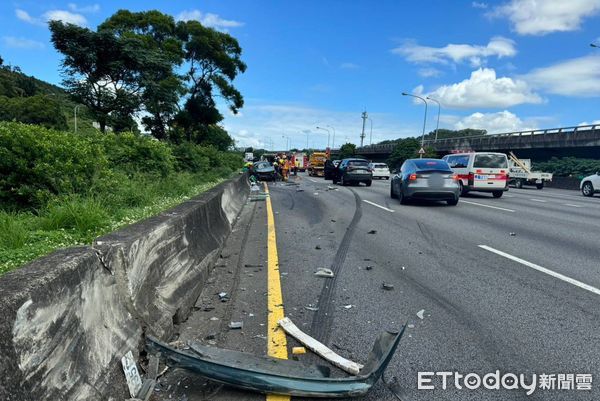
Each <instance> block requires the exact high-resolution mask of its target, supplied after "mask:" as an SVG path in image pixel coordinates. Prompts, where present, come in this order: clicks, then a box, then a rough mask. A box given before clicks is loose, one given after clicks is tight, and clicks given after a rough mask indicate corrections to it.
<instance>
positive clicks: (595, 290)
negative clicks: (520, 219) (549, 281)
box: [478, 245, 600, 295]
mask: <svg viewBox="0 0 600 401" xmlns="http://www.w3.org/2000/svg"><path fill="white" fill-rule="evenodd" d="M478 246H479V247H480V248H482V249H485V250H486V251H490V252H493V253H495V254H496V255H500V256H504V257H505V258H507V259H511V260H514V261H515V262H519V263H521V264H523V265H525V266H527V267H531V268H532V269H535V270H537V271H539V272H542V273H546V274H548V275H550V276H552V277H555V278H557V279H559V280H562V281H564V282H566V283H569V284H573V285H575V286H577V287H579V288H583V289H584V290H587V291H590V292H593V293H594V294H596V295H600V290H599V289H598V288H596V287H592V286H591V285H588V284H585V283H582V282H581V281H578V280H575V279H573V278H571V277H567V276H565V275H563V274H560V273H557V272H555V271H552V270H550V269H546V268H545V267H542V266H539V265H536V264H535V263H531V262H528V261H526V260H523V259H521V258H518V257H516V256H513V255H510V254H508V253H506V252H502V251H499V250H497V249H494V248H492V247H489V246H487V245H478Z"/></svg>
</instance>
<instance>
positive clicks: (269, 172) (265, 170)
mask: <svg viewBox="0 0 600 401" xmlns="http://www.w3.org/2000/svg"><path fill="white" fill-rule="evenodd" d="M253 169H254V175H255V176H256V178H258V179H259V180H261V181H275V179H276V178H277V173H276V172H275V168H274V167H273V166H272V165H271V163H269V162H268V161H260V162H256V163H254V165H253Z"/></svg>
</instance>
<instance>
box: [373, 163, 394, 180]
mask: <svg viewBox="0 0 600 401" xmlns="http://www.w3.org/2000/svg"><path fill="white" fill-rule="evenodd" d="M371 170H372V171H373V179H375V178H379V179H384V178H385V179H386V180H389V179H390V168H389V167H388V165H387V164H385V163H371Z"/></svg>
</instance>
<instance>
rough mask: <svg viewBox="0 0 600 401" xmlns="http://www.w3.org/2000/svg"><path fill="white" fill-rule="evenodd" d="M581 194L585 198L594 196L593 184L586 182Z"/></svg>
mask: <svg viewBox="0 0 600 401" xmlns="http://www.w3.org/2000/svg"><path fill="white" fill-rule="evenodd" d="M581 193H582V194H583V196H594V186H593V185H592V183H591V182H589V181H588V182H585V183H584V184H583V186H582V187H581Z"/></svg>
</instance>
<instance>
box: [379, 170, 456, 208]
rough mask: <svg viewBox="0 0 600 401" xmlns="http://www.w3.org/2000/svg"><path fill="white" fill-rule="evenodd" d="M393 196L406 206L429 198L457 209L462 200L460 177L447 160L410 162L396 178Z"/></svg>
mask: <svg viewBox="0 0 600 401" xmlns="http://www.w3.org/2000/svg"><path fill="white" fill-rule="evenodd" d="M390 196H391V197H392V198H394V199H398V200H400V203H401V204H403V205H404V204H406V203H407V202H408V201H409V200H411V199H428V200H443V201H446V203H448V205H450V206H455V205H456V204H457V203H458V199H459V197H460V185H459V181H458V176H457V175H456V174H455V173H454V172H453V171H452V169H451V168H450V166H449V165H448V163H446V162H445V161H444V160H438V159H408V160H406V161H405V162H404V164H402V167H400V171H399V172H398V173H397V174H396V175H394V176H393V177H392V181H391V183H390Z"/></svg>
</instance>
